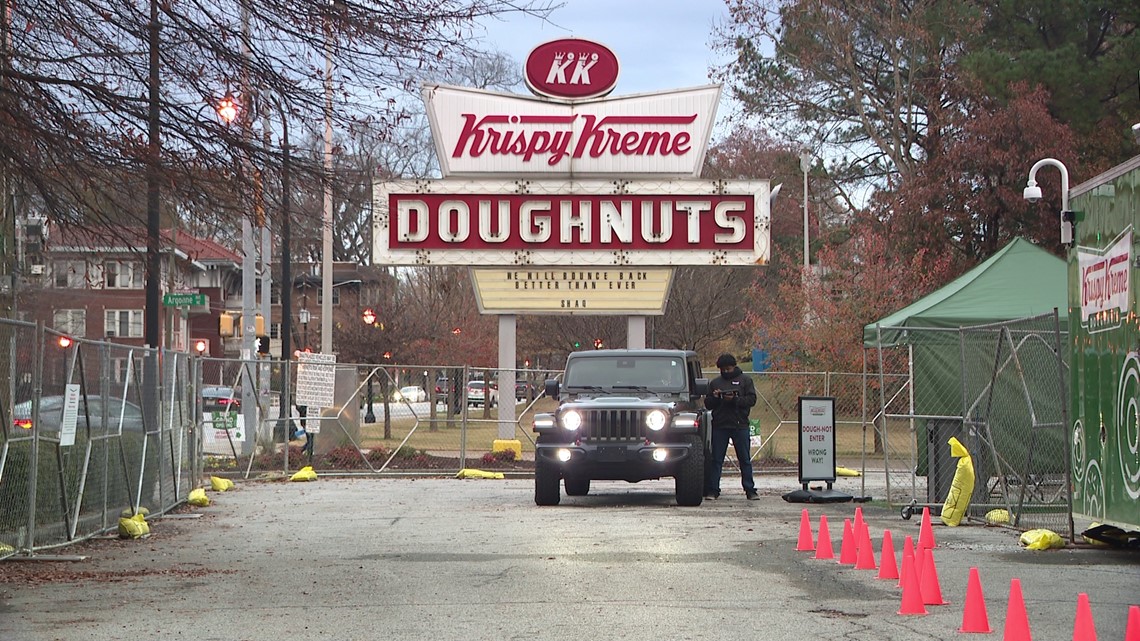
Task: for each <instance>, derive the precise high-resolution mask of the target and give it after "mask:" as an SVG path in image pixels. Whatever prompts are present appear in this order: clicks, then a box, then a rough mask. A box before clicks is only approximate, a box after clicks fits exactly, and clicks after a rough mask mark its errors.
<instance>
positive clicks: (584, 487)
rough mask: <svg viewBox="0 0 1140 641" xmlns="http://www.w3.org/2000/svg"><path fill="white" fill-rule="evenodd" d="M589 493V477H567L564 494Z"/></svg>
mask: <svg viewBox="0 0 1140 641" xmlns="http://www.w3.org/2000/svg"><path fill="white" fill-rule="evenodd" d="M589 493H590V479H588V478H585V479H584V478H567V479H566V496H586V495H587V494H589Z"/></svg>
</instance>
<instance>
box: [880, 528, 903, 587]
mask: <svg viewBox="0 0 1140 641" xmlns="http://www.w3.org/2000/svg"><path fill="white" fill-rule="evenodd" d="M875 578H878V579H897V578H899V566H898V565H897V564H896V563H895V544H894V541H892V540H891V531H890V530H883V551H882V552H880V553H879V574H878V575H877V576H876V577H875Z"/></svg>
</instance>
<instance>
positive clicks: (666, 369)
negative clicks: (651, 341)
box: [564, 355, 686, 392]
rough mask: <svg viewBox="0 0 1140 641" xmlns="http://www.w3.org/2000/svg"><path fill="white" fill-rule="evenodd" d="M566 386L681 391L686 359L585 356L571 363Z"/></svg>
mask: <svg viewBox="0 0 1140 641" xmlns="http://www.w3.org/2000/svg"><path fill="white" fill-rule="evenodd" d="M564 385H565V387H566V388H567V389H572V390H582V391H598V392H600V391H616V390H623V391H630V390H632V391H637V392H681V391H684V390H685V389H686V384H685V361H684V359H682V358H677V357H674V356H656V355H645V356H584V357H578V358H573V359H571V360H570V362H569V363H568V364H567V370H566V376H565V383H564Z"/></svg>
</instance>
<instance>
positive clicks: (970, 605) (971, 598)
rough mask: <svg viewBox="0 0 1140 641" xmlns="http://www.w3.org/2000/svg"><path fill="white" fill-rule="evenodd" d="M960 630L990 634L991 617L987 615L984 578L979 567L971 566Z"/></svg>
mask: <svg viewBox="0 0 1140 641" xmlns="http://www.w3.org/2000/svg"><path fill="white" fill-rule="evenodd" d="M958 631H959V632H980V633H982V634H989V633H990V632H993V630H991V629H990V618H989V616H987V615H986V597H985V596H983V595H982V579H981V577H979V576H978V568H970V579H969V580H968V581H967V582H966V608H965V609H964V610H962V627H960V628H958Z"/></svg>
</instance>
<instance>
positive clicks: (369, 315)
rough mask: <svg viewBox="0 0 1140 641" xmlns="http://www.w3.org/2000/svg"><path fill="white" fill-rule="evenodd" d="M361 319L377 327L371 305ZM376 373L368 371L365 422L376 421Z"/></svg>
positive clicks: (368, 324) (367, 324) (369, 325)
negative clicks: (374, 409)
mask: <svg viewBox="0 0 1140 641" xmlns="http://www.w3.org/2000/svg"><path fill="white" fill-rule="evenodd" d="M360 320H362V321H364V324H365V326H367V327H375V326H376V312H374V311H372V308H371V307H369V308H367V309H365V310H364V313H362V314H361V315H360ZM374 373H375V372H374V371H372V372H368V392H367V394H368V410H367V411H366V412H365V413H364V422H365V423H375V422H376V413H375V412H374V411H373V410H372V379H373V378H374V376H373V374H374Z"/></svg>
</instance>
